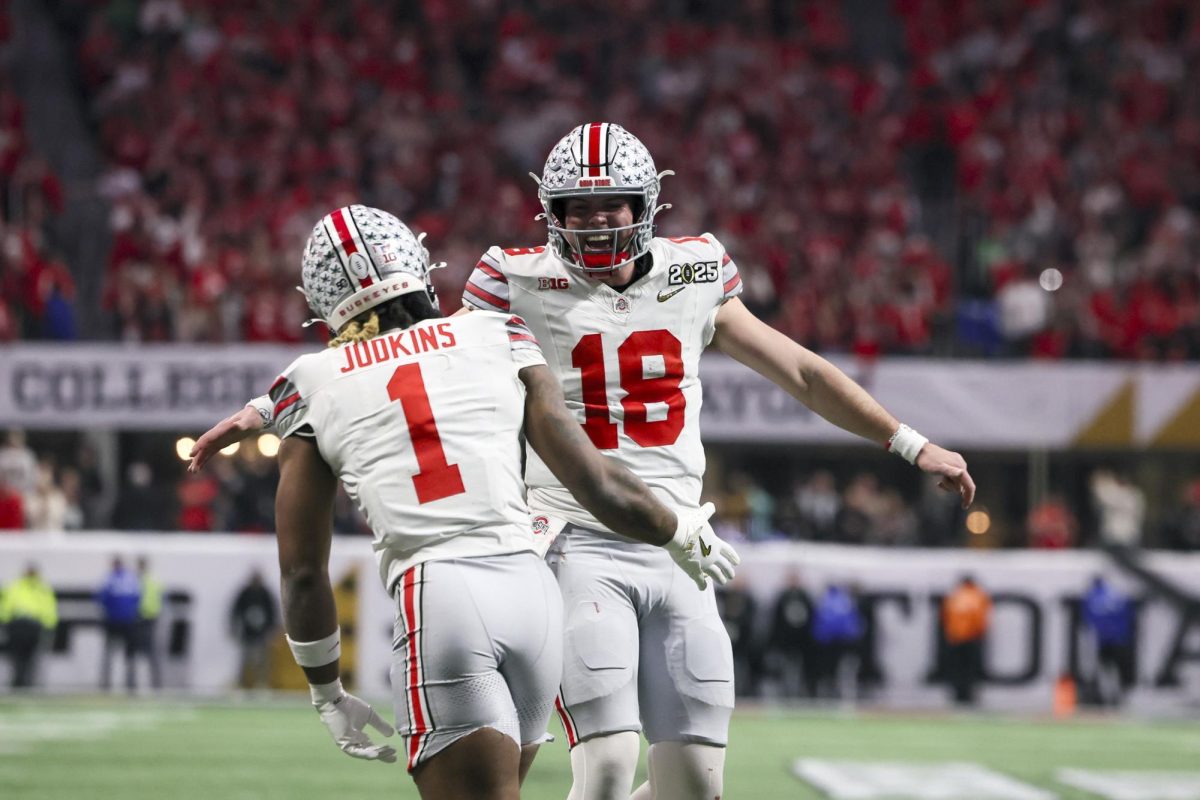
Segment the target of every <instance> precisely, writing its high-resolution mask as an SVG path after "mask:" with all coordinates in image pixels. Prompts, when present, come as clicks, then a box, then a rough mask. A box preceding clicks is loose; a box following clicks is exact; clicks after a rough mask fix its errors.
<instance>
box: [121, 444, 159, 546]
mask: <svg viewBox="0 0 1200 800" xmlns="http://www.w3.org/2000/svg"><path fill="white" fill-rule="evenodd" d="M169 502H170V501H169V500H168V499H167V496H166V493H165V492H164V491H163V489H162V487H159V486H156V485H155V484H154V472H153V470H151V469H150V465H149V464H147V463H146V462H144V461H133V462H130V464H129V466H128V468H127V469H126V471H125V482H124V483H123V484H122V486H121V495H120V497H119V498H118V499H117V506H116V509H114V511H113V525H114V527H117V528H119V529H121V530H132V531H153V530H163V529H164V528H167V527H169V524H168V523H169V520H170V516H169Z"/></svg>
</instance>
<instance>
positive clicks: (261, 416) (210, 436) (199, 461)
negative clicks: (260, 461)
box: [188, 395, 271, 472]
mask: <svg viewBox="0 0 1200 800" xmlns="http://www.w3.org/2000/svg"><path fill="white" fill-rule="evenodd" d="M264 409H265V410H264ZM270 409H271V399H270V398H269V397H267V396H266V395H263V396H262V397H256V398H254V399H253V400H251V401H250V402H249V403H247V404H246V405H245V406H243V407H242V408H241V410H239V411H237V412H235V413H233V414H230V415H229V416H228V417H226V418H225V419H223V420H221V421H220V422H218V423H217V424H216V425H214V426H212V427H211V428H209V429H208V430H207V431H205V432H204V433H203V434H202V435H201V436H200V438H199V439H197V440H196V443H195V444H194V445H192V452H190V453H188V456H189V457H191V459H192V460H191V463H189V464H188V472H199V471H200V470H201V469H203V468H204V465H205V464H207V463H208V461H209V459H211V458H212V457H213V456H215V455H216V454H217V453H219V452H221V450H224V449H225V448H226V447H229V445H231V444H233V443H234V442H240V441H241V440H242V439H245V438H246V437H247V436H250V435H251V434H254V433H257V432H258V431H260V430H262V429H263V428H266V427H267V426H268V425H269V424H270Z"/></svg>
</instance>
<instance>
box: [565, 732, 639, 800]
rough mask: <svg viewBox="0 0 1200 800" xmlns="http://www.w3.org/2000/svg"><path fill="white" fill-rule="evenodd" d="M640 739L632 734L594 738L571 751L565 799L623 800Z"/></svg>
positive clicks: (634, 765) (635, 761)
mask: <svg viewBox="0 0 1200 800" xmlns="http://www.w3.org/2000/svg"><path fill="white" fill-rule="evenodd" d="M640 738H641V737H640V736H639V735H638V734H637V733H635V732H633V731H622V732H621V733H611V734H608V735H607V736H595V737H593V738H591V739H587V740H586V741H582V742H580V743H579V744H577V745H575V747H574V748H572V750H571V793H570V794H569V795H567V800H625V798H627V797H629V791H630V789H632V788H633V773H634V772H635V771H636V770H637V761H638V751H639V749H640V748H641V742H640V741H639V740H640Z"/></svg>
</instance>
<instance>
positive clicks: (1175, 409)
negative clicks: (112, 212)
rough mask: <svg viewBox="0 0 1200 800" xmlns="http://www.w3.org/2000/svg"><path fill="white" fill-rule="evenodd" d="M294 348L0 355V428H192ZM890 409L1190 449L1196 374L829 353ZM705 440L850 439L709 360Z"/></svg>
mask: <svg viewBox="0 0 1200 800" xmlns="http://www.w3.org/2000/svg"><path fill="white" fill-rule="evenodd" d="M303 352H305V349H304V348H297V347H288V346H270V345H225V346H192V345H142V346H132V345H102V344H95V345H55V344H35V345H26V344H22V345H15V346H9V347H2V348H0V428H3V427H23V428H29V429H85V428H120V429H126V430H170V431H181V432H182V431H202V430H204V429H206V428H207V427H209V426H210V425H211V424H212V423H213V422H215V421H216V420H218V419H221V418H222V417H224V416H226V415H228V414H229V413H231V412H232V411H234V410H236V409H237V408H240V407H241V406H242V405H243V404H244V403H245V402H246V401H247V400H249V399H250V398H251V397H254V396H255V395H258V394H262V393H263V392H265V391H266V390H267V388H268V387H269V386H270V384H271V382H272V381H273V380H274V379H275V377H276V376H277V375H278V374H279V373H280V372H281V371H282V370H283V369H284V368H285V367H287V365H288V364H290V363H291V362H292V361H293V360H294V359H295V358H296V357H297V356H299V355H301V354H302V353H303ZM836 361H837V363H838V364H839V365H840V366H841V367H842V368H843V369H844V370H845V371H846V372H847V373H849V374H850V376H851V377H853V378H854V379H855V380H857V381H858V382H859V383H861V384H862V385H863V386H865V387H866V388H867V390H868V391H870V392H871V393H872V394H873V395H874V396H875V397H876V398H878V399H879V401H880V402H881V403H883V405H884V406H885V407H887V408H888V409H889V410H890V411H891V412H892V413H893V414H894V415H896V416H897V417H899V418H900V419H902V420H904V421H905V422H907V423H908V424H910V425H912V426H913V427H915V428H917V429H918V430H920V431H922V432H924V433H925V434H926V435H928V436H930V437H931V438H933V439H935V440H936V441H939V442H941V443H943V444H946V445H949V446H953V447H972V448H987V449H1028V448H1049V449H1061V448H1070V447H1078V446H1101V447H1117V448H1121V447H1144V446H1166V447H1175V448H1179V447H1185V448H1200V367H1198V366H1194V365H1192V366H1161V365H1142V364H1135V365H1130V364H1116V363H1104V364H1099V363H1066V364H1043V363H1033V362H971V361H942V360H933V359H883V360H880V361H877V362H871V363H865V362H858V361H854V360H851V359H836ZM701 376H702V378H703V380H704V406H703V410H702V413H701V425H702V427H703V430H704V436H705V439H706V441H710V442H775V443H781V442H782V443H797V444H799V443H805V442H810V443H842V442H845V443H859V444H861V443H862V442H861V440H859V439H857V438H856V437H854V436H852V435H850V434H848V433H846V432H844V431H842V430H839V429H838V428H836V427H834V426H833V425H830V424H829V423H827V422H825V421H824V420H823V419H821V418H820V417H818V416H817V415H816V414H814V413H812V412H811V411H809V410H808V409H807V408H806V407H805V406H803V405H801V404H800V403H799V402H797V401H796V400H795V399H793V398H792V397H790V396H789V395H787V394H786V393H785V392H784V391H783V390H782V389H780V388H778V387H777V386H775V385H774V384H772V383H770V382H769V381H767V380H766V379H765V378H762V377H761V376H759V375H757V374H755V373H753V372H752V371H750V370H749V369H747V368H746V367H744V366H742V365H741V364H738V363H737V362H734V361H732V360H731V359H729V358H726V357H724V356H721V355H719V354H710V355H707V356H705V357H704V360H703V363H702V366H701Z"/></svg>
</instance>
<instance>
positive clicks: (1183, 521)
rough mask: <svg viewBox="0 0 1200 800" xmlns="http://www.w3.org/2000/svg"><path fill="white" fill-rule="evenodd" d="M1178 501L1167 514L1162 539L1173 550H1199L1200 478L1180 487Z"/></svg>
mask: <svg viewBox="0 0 1200 800" xmlns="http://www.w3.org/2000/svg"><path fill="white" fill-rule="evenodd" d="M1179 501H1180V502H1179V507H1178V508H1177V509H1175V510H1174V511H1172V512H1170V513H1168V515H1167V521H1166V525H1165V530H1164V536H1163V541H1164V543H1165V544H1166V545H1167V547H1170V548H1173V549H1175V550H1200V479H1196V480H1192V481H1189V482H1187V483H1185V484H1184V485H1183V487H1181V489H1180V492H1179Z"/></svg>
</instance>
